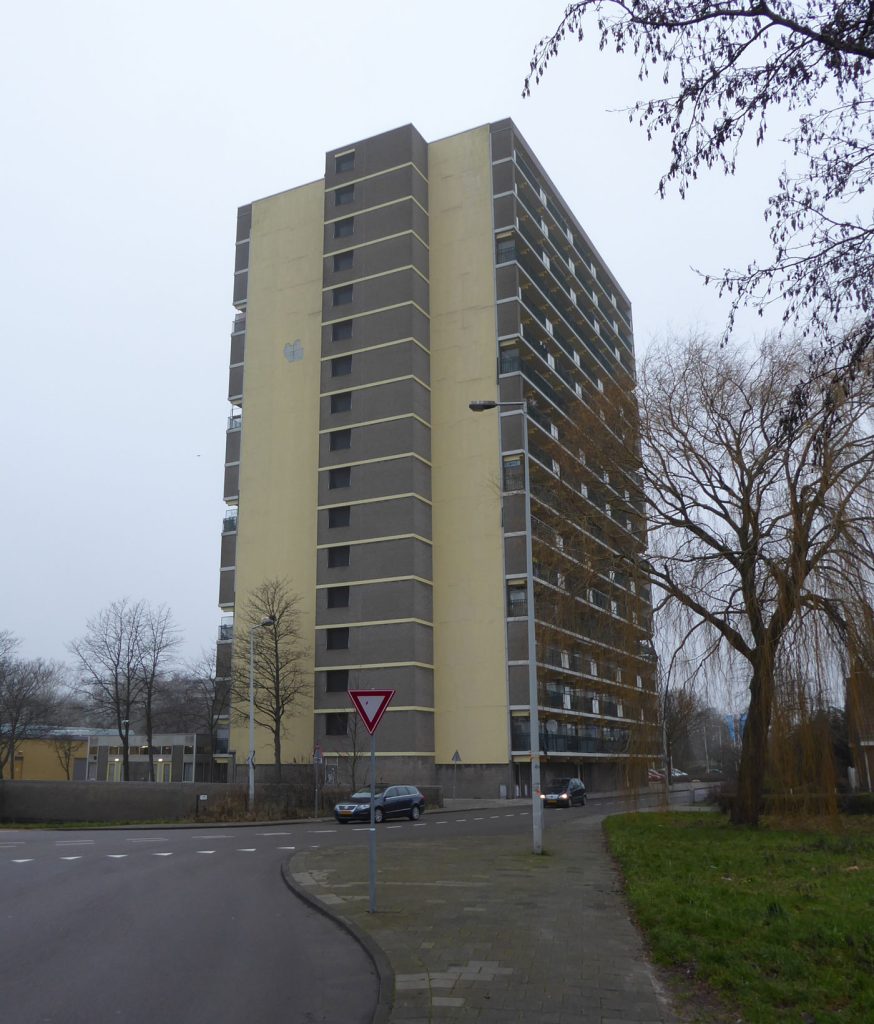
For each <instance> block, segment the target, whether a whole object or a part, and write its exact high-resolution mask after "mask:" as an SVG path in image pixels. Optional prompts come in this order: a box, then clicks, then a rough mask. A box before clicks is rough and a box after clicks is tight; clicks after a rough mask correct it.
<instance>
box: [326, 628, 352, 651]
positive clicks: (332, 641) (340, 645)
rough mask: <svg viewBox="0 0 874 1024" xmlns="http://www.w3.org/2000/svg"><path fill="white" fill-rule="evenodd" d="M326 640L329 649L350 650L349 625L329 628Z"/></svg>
mask: <svg viewBox="0 0 874 1024" xmlns="http://www.w3.org/2000/svg"><path fill="white" fill-rule="evenodd" d="M325 642H326V644H327V648H328V650H329V651H348V650H349V628H348V626H341V627H338V628H335V629H329V630H327V636H326V637H325Z"/></svg>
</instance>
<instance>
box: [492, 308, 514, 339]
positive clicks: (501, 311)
mask: <svg viewBox="0 0 874 1024" xmlns="http://www.w3.org/2000/svg"><path fill="white" fill-rule="evenodd" d="M497 309H498V336H499V337H502V338H503V337H506V336H507V335H511V334H518V333H519V303H518V302H499V303H498V306H497Z"/></svg>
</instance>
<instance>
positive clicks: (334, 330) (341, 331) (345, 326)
mask: <svg viewBox="0 0 874 1024" xmlns="http://www.w3.org/2000/svg"><path fill="white" fill-rule="evenodd" d="M352 323H353V322H352V321H351V320H338V321H337V322H336V323H335V324H331V341H348V340H349V338H351V337H352Z"/></svg>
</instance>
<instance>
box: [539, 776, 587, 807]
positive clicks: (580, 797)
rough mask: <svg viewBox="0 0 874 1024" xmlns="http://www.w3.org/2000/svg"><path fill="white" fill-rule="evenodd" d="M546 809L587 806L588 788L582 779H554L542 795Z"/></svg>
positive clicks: (545, 787)
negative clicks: (577, 805) (576, 805)
mask: <svg viewBox="0 0 874 1024" xmlns="http://www.w3.org/2000/svg"><path fill="white" fill-rule="evenodd" d="M540 799H541V800H542V801H543V806H544V807H573V805H574V804H579V805H580V806H581V807H585V806H586V787H585V785H584V784H583V782H582V780H581V779H553V781H552V782H548V783H547V784H546V786H544V789H543V793H541V795H540Z"/></svg>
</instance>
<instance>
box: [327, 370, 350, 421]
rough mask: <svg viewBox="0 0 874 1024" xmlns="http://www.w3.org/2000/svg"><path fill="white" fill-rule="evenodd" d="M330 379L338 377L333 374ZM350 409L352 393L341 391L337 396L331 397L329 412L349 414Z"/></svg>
mask: <svg viewBox="0 0 874 1024" xmlns="http://www.w3.org/2000/svg"><path fill="white" fill-rule="evenodd" d="M331 376H332V377H335V376H338V375H337V374H335V373H332V374H331ZM351 408H352V392H351V391H341V392H340V393H339V394H337V395H331V412H349V410H350V409H351Z"/></svg>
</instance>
